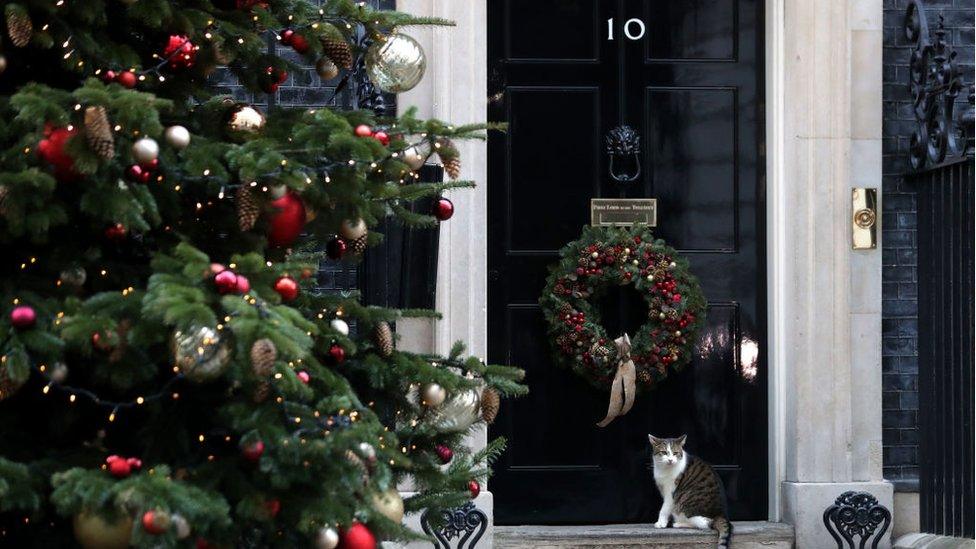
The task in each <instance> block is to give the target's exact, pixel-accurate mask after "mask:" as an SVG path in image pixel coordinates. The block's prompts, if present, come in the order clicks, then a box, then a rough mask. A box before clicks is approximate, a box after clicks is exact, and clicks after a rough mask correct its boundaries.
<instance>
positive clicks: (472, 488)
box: [468, 480, 481, 499]
mask: <svg viewBox="0 0 976 549" xmlns="http://www.w3.org/2000/svg"><path fill="white" fill-rule="evenodd" d="M468 492H471V499H474V498H476V497H478V494H480V493H481V485H480V484H478V481H477V480H469V481H468Z"/></svg>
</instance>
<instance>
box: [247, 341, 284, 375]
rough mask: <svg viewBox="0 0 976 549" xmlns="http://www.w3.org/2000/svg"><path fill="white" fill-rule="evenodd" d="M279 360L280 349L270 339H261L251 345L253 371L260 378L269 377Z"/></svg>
mask: <svg viewBox="0 0 976 549" xmlns="http://www.w3.org/2000/svg"><path fill="white" fill-rule="evenodd" d="M275 360H278V349H277V348H276V347H275V344H274V343H273V342H272V341H271V340H270V339H266V338H263V339H259V340H257V341H255V342H254V344H253V345H251V370H252V371H253V372H254V375H256V376H258V377H268V376H270V375H271V372H273V371H274V365H275Z"/></svg>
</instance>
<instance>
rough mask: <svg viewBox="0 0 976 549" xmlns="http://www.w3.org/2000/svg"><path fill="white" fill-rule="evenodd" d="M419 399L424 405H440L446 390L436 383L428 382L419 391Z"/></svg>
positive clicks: (445, 396)
mask: <svg viewBox="0 0 976 549" xmlns="http://www.w3.org/2000/svg"><path fill="white" fill-rule="evenodd" d="M420 399H421V403H422V404H423V405H424V406H440V405H441V404H443V403H444V400H446V399H447V391H445V390H444V388H443V387H441V386H440V385H438V384H436V383H428V384H427V385H424V388H423V389H422V390H421V391H420Z"/></svg>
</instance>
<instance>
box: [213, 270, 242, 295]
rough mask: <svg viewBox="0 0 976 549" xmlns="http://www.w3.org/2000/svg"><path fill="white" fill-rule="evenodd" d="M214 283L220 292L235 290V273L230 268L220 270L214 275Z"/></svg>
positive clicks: (225, 292) (227, 292) (226, 292)
mask: <svg viewBox="0 0 976 549" xmlns="http://www.w3.org/2000/svg"><path fill="white" fill-rule="evenodd" d="M214 284H215V285H216V286H217V291H218V292H220V293H222V294H229V293H231V292H236V291H237V275H236V274H234V271H231V270H230V269H227V270H225V271H221V272H219V273H217V274H216V275H215V276H214Z"/></svg>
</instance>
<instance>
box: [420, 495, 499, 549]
mask: <svg viewBox="0 0 976 549" xmlns="http://www.w3.org/2000/svg"><path fill="white" fill-rule="evenodd" d="M441 518H442V519H443V522H444V525H443V526H441V527H440V528H439V529H438V530H434V528H433V527H432V526H431V524H430V516H428V514H427V513H426V512H425V513H424V514H423V516H421V517H420V525H421V526H422V527H423V529H424V532H426V533H427V535H428V536H433V537H434V539H436V540H437V541H436V542H435V543H434V546H435V547H436V548H437V549H453V548H452V547H451V544H452V543H453V540H454V539H455V538H457V539H458V542H457V548H456V549H474V548H475V547H476V546H477V545H478V542H479V541H480V540H481V536H483V535H485V530H487V529H488V517H487V516H486V515H485V514H484V513H483V512H482V511H481V510H480V509H478V508H477V507H475V506H474V503H473V502H470V501H469V502H468V503H465V504H464V505H462V506H461V507H457V508H455V509H449V510H447V511H444V512H443V514H442V515H441Z"/></svg>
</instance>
